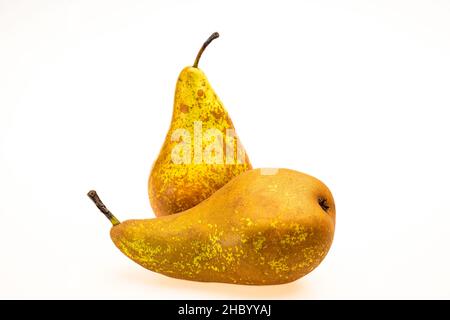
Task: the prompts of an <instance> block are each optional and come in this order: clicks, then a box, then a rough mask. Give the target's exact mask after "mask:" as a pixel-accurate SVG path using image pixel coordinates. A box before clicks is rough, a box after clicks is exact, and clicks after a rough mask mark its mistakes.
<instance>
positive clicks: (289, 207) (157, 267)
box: [111, 169, 335, 285]
mask: <svg viewBox="0 0 450 320" xmlns="http://www.w3.org/2000/svg"><path fill="white" fill-rule="evenodd" d="M321 204H322V205H321ZM334 226H335V205H334V201H333V196H332V195H331V192H330V191H329V190H328V188H327V187H326V186H325V185H324V184H323V183H322V182H321V181H319V180H317V179H316V178H314V177H312V176H309V175H306V174H303V173H300V172H296V171H293V170H288V169H276V170H272V171H271V170H267V169H266V170H264V169H255V170H251V171H247V172H245V173H243V174H241V175H240V176H238V177H236V178H234V179H233V180H231V181H230V182H229V183H228V184H226V185H225V186H224V187H223V188H221V189H220V190H218V191H217V192H216V193H214V194H213V195H212V196H211V197H209V198H208V199H206V200H205V201H203V202H202V203H200V204H199V205H197V206H196V207H194V208H191V209H189V210H187V211H185V212H182V213H178V214H174V215H171V216H165V217H161V218H156V219H148V220H128V221H125V222H123V223H121V224H119V225H117V226H114V227H113V228H112V229H111V238H112V240H113V242H114V243H115V245H116V246H117V247H118V248H119V249H120V250H121V251H122V252H123V253H124V254H125V255H126V256H128V257H129V258H130V259H132V260H133V261H135V262H136V263H138V264H140V265H141V266H143V267H144V268H147V269H149V270H152V271H155V272H158V273H161V274H164V275H167V276H169V277H174V278H180V279H187V280H195V281H207V282H225V283H234V284H248V285H270V284H282V283H287V282H291V281H294V280H296V279H299V278H301V277H302V276H304V275H306V274H307V273H309V272H311V271H312V270H313V269H314V268H316V267H317V266H318V265H319V263H320V262H321V261H322V260H323V259H324V258H325V255H326V254H327V252H328V250H329V249H330V246H331V243H332V241H333V235H334Z"/></svg>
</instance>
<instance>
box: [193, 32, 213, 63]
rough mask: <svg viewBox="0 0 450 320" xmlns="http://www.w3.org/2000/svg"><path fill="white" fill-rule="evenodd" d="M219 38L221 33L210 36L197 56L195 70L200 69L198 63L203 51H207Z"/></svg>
mask: <svg viewBox="0 0 450 320" xmlns="http://www.w3.org/2000/svg"><path fill="white" fill-rule="evenodd" d="M218 37H219V33H218V32H214V33H213V34H212V35H210V36H209V38H208V39H207V40H206V41H205V43H203V45H202V47H201V48H200V51H199V52H198V54H197V57H196V58H195V62H194V65H193V67H194V68H198V62H199V61H200V58H201V56H202V54H203V51H205V49H206V47H207V46H208V45H209V44H210V43H211V42H212V41H213V40H214V39H217V38H218Z"/></svg>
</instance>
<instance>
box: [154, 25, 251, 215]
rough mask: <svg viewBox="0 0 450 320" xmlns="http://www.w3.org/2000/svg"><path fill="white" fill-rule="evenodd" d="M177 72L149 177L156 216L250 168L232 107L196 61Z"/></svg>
mask: <svg viewBox="0 0 450 320" xmlns="http://www.w3.org/2000/svg"><path fill="white" fill-rule="evenodd" d="M218 36H219V35H218V34H217V33H214V34H213V35H211V37H210V38H209V39H208V40H207V41H206V42H205V44H204V45H203V46H202V48H201V50H200V52H199V53H198V55H197V59H196V60H195V63H194V66H192V67H186V68H184V69H183V71H181V74H180V76H179V77H178V81H177V85H176V90H175V101H174V106H173V115H172V121H171V124H170V128H169V131H168V133H167V135H166V138H165V140H164V144H163V146H162V148H161V151H160V153H159V156H158V158H157V159H156V161H155V163H154V164H153V167H152V170H151V173H150V177H149V180H148V195H149V198H150V203H151V206H152V208H153V210H154V212H155V215H156V216H165V215H170V214H173V213H177V212H181V211H184V210H187V209H189V208H192V207H193V206H195V205H197V204H198V203H200V202H202V201H203V200H205V199H206V198H208V197H209V196H211V195H212V194H213V193H214V192H215V191H217V190H218V189H220V188H221V187H222V186H224V185H225V184H226V183H227V182H228V181H230V180H231V179H232V178H234V177H235V176H238V175H239V174H241V173H243V172H245V171H247V170H250V169H251V168H252V167H251V164H250V161H249V159H248V157H247V155H246V153H245V150H244V149H243V147H242V145H241V144H240V142H239V140H238V138H237V136H236V135H235V133H234V126H233V123H232V122H231V119H230V116H229V115H228V112H227V111H226V110H225V108H224V106H223V104H222V102H221V101H220V99H219V98H218V96H217V95H216V93H215V92H214V90H213V89H212V87H211V85H210V84H209V82H208V79H207V78H206V76H205V74H204V73H203V71H201V70H200V69H199V68H198V61H199V59H200V56H201V55H202V53H203V51H204V49H205V48H206V46H207V45H208V44H209V43H210V42H211V41H212V40H214V39H215V38H217V37H218Z"/></svg>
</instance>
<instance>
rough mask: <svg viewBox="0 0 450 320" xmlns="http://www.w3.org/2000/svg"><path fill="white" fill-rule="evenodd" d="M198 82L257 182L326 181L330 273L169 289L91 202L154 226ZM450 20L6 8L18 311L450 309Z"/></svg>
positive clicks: (13, 287)
mask: <svg viewBox="0 0 450 320" xmlns="http://www.w3.org/2000/svg"><path fill="white" fill-rule="evenodd" d="M213 31H219V32H220V33H221V38H220V39H218V40H216V41H215V42H214V43H213V44H212V45H211V46H210V47H209V48H208V50H207V51H206V52H205V54H204V56H203V58H202V61H201V63H200V67H201V68H202V69H203V70H204V71H205V73H206V74H207V75H208V77H209V80H210V81H211V83H212V85H213V87H214V88H215V90H216V91H217V93H218V95H219V96H220V97H221V99H222V101H223V102H224V104H225V106H226V107H227V109H228V111H229V112H230V114H231V116H232V118H233V120H234V123H235V125H236V128H237V132H238V135H239V136H240V137H241V139H242V141H243V144H244V146H245V147H246V149H247V152H248V154H249V156H250V158H251V160H252V162H253V165H254V167H287V168H292V169H296V170H299V171H303V172H306V173H309V174H312V175H314V176H316V177H318V178H320V179H322V180H323V181H324V182H325V183H326V184H327V185H328V186H329V188H330V189H331V190H332V192H333V194H334V196H335V199H336V203H337V226H336V227H337V229H336V235H335V241H334V244H333V247H332V249H331V251H330V253H329V255H328V256H327V258H326V259H325V261H324V262H323V263H322V264H321V265H320V266H319V267H318V268H317V269H316V270H315V271H313V272H312V273H311V274H310V275H308V276H306V277H304V278H303V279H301V280H299V281H296V282H294V283H291V284H287V285H281V286H271V287H245V286H233V285H226V284H214V283H213V284H211V283H210V284H207V283H195V282H187V281H181V280H174V279H170V278H167V277H164V276H161V275H158V274H155V273H152V272H150V271H147V270H145V269H143V268H141V267H139V266H138V265H136V264H134V263H132V262H131V261H129V260H128V259H127V258H126V257H125V256H123V255H122V254H121V253H120V252H119V251H118V250H117V249H116V248H115V247H114V245H113V244H112V242H111V241H110V239H109V228H110V224H109V222H108V221H107V220H106V219H105V218H104V217H103V216H102V215H101V214H100V213H99V212H98V211H97V209H96V208H95V206H94V205H93V204H92V203H91V201H90V200H89V199H88V198H87V197H86V193H87V191H89V190H90V189H91V188H96V189H97V191H98V192H99V194H100V196H101V197H102V198H103V200H104V201H105V203H106V204H107V205H108V206H109V207H110V209H111V211H112V212H113V213H115V214H116V215H117V216H118V218H119V219H121V220H126V219H129V218H150V217H153V213H152V212H151V209H150V205H149V203H148V199H147V177H148V173H149V170H150V167H151V164H152V162H153V160H154V159H155V158H156V156H157V154H158V152H159V148H160V147H161V145H162V142H163V139H164V136H165V133H166V130H167V129H168V126H169V122H170V118H171V112H172V103H173V93H174V87H175V82H176V79H177V76H178V74H179V72H180V70H181V69H182V68H183V67H184V66H186V65H191V64H192V63H193V60H194V58H195V55H196V53H197V50H198V48H199V46H200V45H201V44H202V42H203V41H204V40H205V39H206V37H208V36H209V34H210V33H211V32H213ZM449 108H450V3H449V2H448V1H445V0H441V1H438V0H435V1H427V0H423V1H410V0H408V1H406V0H405V1H392V0H385V1H360V0H354V1H350V0H345V1H332V0H330V1H325V0H321V1H320V0H319V1H318V0H314V1H312V0H311V1H292V2H288V1H273V2H266V1H261V0H259V1H222V2H221V3H220V4H219V2H214V1H111V0H104V1H101V0H95V1H87V0H86V1H56V0H54V1H45V0H43V1H20V0H19V1H18V0H10V1H5V0H2V1H0V219H1V220H0V221H1V222H0V223H1V231H0V252H1V254H0V298H145V299H151V298H158V299H199V298H205V299H216V298H222V299H228V298H232V299H240V298H254V299H259V298H269V299H303V298H388V299H389V298H450V272H449V270H450V257H449V255H450V250H449V245H450V231H449V230H450V202H449V196H450V188H449V181H450V169H449V166H450V152H449V138H450V125H449V120H450V114H449Z"/></svg>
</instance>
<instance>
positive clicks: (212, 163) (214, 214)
mask: <svg viewBox="0 0 450 320" xmlns="http://www.w3.org/2000/svg"><path fill="white" fill-rule="evenodd" d="M218 36H219V35H218V34H217V33H214V34H212V35H211V37H210V38H208V40H207V41H206V42H205V43H204V44H203V46H202V48H201V49H200V51H199V53H198V55H197V58H196V60H195V63H194V65H193V67H187V68H185V69H183V71H182V72H181V74H180V76H179V78H178V82H177V86H176V91H175V102H174V109H173V116H172V122H171V126H170V129H169V131H168V133H167V136H166V139H165V141H164V144H163V147H162V149H161V151H160V154H159V156H158V158H157V160H156V161H155V163H154V166H153V168H152V171H151V174H150V178H149V184H148V190H149V198H150V202H151V205H152V207H153V209H154V212H155V214H156V215H157V216H158V217H159V218H156V219H147V220H129V221H125V222H123V223H120V222H119V221H118V220H117V219H116V218H115V217H114V216H113V215H112V214H111V213H110V212H109V210H108V209H107V208H106V207H105V206H104V204H103V203H102V202H101V200H100V198H99V197H98V195H97V193H96V192H95V191H90V192H89V193H88V195H89V197H90V198H91V199H92V200H93V201H94V202H95V204H96V205H97V206H98V208H99V209H100V210H101V211H102V212H103V213H104V214H105V215H106V216H107V217H108V219H109V220H110V221H111V223H112V224H113V227H112V229H111V238H112V240H113V242H114V243H115V245H116V246H117V247H118V248H119V249H120V250H121V251H122V252H123V253H124V254H125V255H127V256H128V257H129V258H130V259H132V260H134V261H135V262H137V263H138V264H140V265H142V266H143V267H145V268H147V269H150V270H153V271H155V272H158V273H162V274H165V275H167V276H170V277H174V278H181V279H188V280H196V281H215V282H227V283H236V284H258V285H262V284H280V283H286V282H290V281H294V280H296V279H298V278H300V277H302V276H303V275H305V274H307V273H309V272H310V271H312V270H313V269H314V268H315V267H316V266H317V265H318V264H319V263H320V262H321V261H322V260H323V258H324V257H325V255H326V253H327V252H328V250H329V248H330V246H331V243H332V240H333V235H334V225H335V207H334V201H333V197H332V195H331V192H330V191H329V190H328V188H327V187H326V186H325V185H324V184H323V183H322V182H320V181H319V180H317V179H315V178H313V177H311V176H308V175H306V174H302V173H299V172H296V171H293V170H288V169H255V170H252V167H251V164H250V162H249V160H248V157H247V155H246V154H245V151H244V150H243V148H242V146H241V144H240V142H239V140H238V139H237V136H236V134H235V133H234V126H233V123H232V122H231V119H230V117H229V115H228V113H227V111H226V110H225V108H224V107H223V105H222V103H221V102H220V100H219V99H218V97H217V95H216V94H215V92H214V91H213V89H212V88H211V86H210V85H209V82H208V80H207V78H206V76H205V74H204V73H203V72H202V71H201V70H200V69H198V62H199V59H200V57H201V55H202V53H203V51H204V49H205V48H206V47H207V46H208V44H209V43H210V42H211V41H212V40H214V39H215V38H217V37H218Z"/></svg>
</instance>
